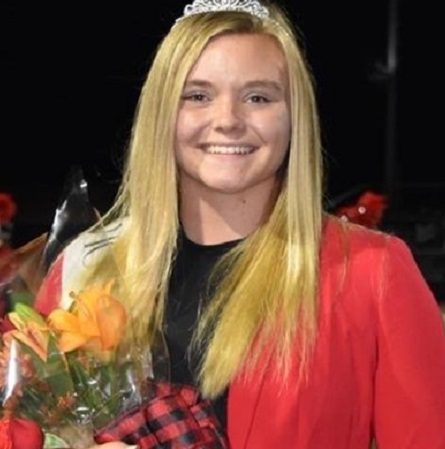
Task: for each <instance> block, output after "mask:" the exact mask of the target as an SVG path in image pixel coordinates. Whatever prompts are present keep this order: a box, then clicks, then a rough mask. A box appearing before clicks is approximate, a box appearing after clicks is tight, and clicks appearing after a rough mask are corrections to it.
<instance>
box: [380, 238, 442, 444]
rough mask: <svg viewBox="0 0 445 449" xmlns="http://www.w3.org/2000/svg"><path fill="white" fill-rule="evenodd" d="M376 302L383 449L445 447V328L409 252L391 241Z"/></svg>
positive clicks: (401, 244) (395, 240)
mask: <svg viewBox="0 0 445 449" xmlns="http://www.w3.org/2000/svg"><path fill="white" fill-rule="evenodd" d="M383 267H384V272H383V275H382V282H381V295H380V297H379V302H378V310H377V317H378V366H377V371H376V377H375V414H374V425H375V432H376V437H377V442H378V447H379V449H445V330H444V323H443V321H442V317H441V314H440V309H439V307H438V304H437V302H436V300H435V299H434V297H433V295H432V293H431V291H430V290H429V288H428V286H427V284H426V281H425V279H424V278H423V276H422V274H421V273H420V271H419V268H418V267H417V265H416V263H415V262H414V259H413V257H412V255H411V252H410V250H409V249H408V248H407V246H406V245H405V244H404V243H403V242H402V241H400V240H399V239H396V238H390V239H389V242H388V247H387V250H386V254H385V263H384V264H383Z"/></svg>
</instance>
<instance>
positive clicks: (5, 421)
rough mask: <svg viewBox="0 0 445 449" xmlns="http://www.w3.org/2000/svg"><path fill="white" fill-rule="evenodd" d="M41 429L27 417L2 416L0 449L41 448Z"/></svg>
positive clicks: (42, 439) (0, 421)
mask: <svg viewBox="0 0 445 449" xmlns="http://www.w3.org/2000/svg"><path fill="white" fill-rule="evenodd" d="M43 441H44V435H43V432H42V429H41V428H40V427H39V426H38V425H37V424H36V423H35V422H34V421H30V420H28V419H20V418H13V417H6V416H5V417H3V418H2V419H0V449H19V448H25V447H26V449H42V448H43Z"/></svg>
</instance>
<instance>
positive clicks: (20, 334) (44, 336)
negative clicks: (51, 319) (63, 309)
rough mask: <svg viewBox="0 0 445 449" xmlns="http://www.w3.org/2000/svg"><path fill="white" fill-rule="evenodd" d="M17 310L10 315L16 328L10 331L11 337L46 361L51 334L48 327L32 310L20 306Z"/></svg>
mask: <svg viewBox="0 0 445 449" xmlns="http://www.w3.org/2000/svg"><path fill="white" fill-rule="evenodd" d="M16 310H17V311H16V312H11V313H9V315H8V316H9V319H10V320H11V322H12V324H13V325H14V326H15V327H16V329H14V330H12V331H9V335H10V336H12V337H13V338H15V339H16V340H18V341H20V342H21V343H23V344H24V345H26V346H28V347H29V348H31V349H32V350H33V351H34V352H35V353H36V354H37V355H38V356H39V357H40V358H41V359H42V360H43V361H46V359H47V357H48V343H49V333H50V330H49V328H48V326H47V325H46V323H45V322H44V320H43V319H42V318H41V317H40V316H39V315H38V314H37V313H36V312H34V311H33V310H32V309H31V308H29V307H27V306H25V305H23V304H19V305H18V306H17V307H16Z"/></svg>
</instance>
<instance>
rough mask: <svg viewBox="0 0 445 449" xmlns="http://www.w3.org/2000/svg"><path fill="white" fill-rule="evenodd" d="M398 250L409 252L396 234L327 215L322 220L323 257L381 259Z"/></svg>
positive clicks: (357, 259) (399, 251)
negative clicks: (323, 221) (323, 220)
mask: <svg viewBox="0 0 445 449" xmlns="http://www.w3.org/2000/svg"><path fill="white" fill-rule="evenodd" d="M400 253H403V254H405V255H407V254H409V255H411V251H410V249H409V247H408V245H407V244H406V242H404V241H403V240H402V239H400V238H399V237H397V236H395V235H392V234H389V233H387V232H382V231H379V230H374V229H370V228H367V227H364V226H361V225H358V224H354V223H348V222H344V221H343V220H341V219H339V218H337V217H332V216H329V217H328V218H327V219H326V221H325V224H324V228H323V236H322V245H321V254H322V258H328V259H332V258H334V259H335V258H341V259H342V260H346V261H348V262H352V261H355V262H359V261H360V260H362V259H363V260H373V261H377V260H380V261H382V260H383V258H386V257H388V256H389V257H392V256H393V255H397V254H400Z"/></svg>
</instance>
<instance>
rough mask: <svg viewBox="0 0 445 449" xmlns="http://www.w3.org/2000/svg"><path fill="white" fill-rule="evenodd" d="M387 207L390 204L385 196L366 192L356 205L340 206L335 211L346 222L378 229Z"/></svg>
mask: <svg viewBox="0 0 445 449" xmlns="http://www.w3.org/2000/svg"><path fill="white" fill-rule="evenodd" d="M387 207H388V203H387V197H386V196H385V195H381V194H378V193H375V192H371V191H366V192H364V193H363V194H362V195H361V196H360V197H359V198H358V200H357V201H356V203H354V204H351V205H346V206H340V207H338V208H337V209H336V210H335V211H334V214H335V215H337V216H339V217H340V218H342V219H343V220H345V221H350V222H352V223H357V224H360V225H362V226H366V227H368V228H378V226H379V225H380V223H381V221H382V218H383V213H384V211H385V209H387Z"/></svg>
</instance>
